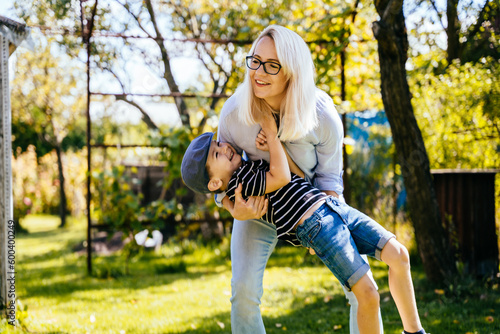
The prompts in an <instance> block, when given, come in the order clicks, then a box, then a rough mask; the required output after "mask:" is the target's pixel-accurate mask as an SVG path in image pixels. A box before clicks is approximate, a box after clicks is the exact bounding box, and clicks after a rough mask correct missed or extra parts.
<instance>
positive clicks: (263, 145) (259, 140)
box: [255, 129, 269, 152]
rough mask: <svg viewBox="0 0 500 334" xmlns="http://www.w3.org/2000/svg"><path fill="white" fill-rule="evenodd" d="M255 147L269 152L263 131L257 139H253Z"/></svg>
mask: <svg viewBox="0 0 500 334" xmlns="http://www.w3.org/2000/svg"><path fill="white" fill-rule="evenodd" d="M255 146H257V148H258V149H259V150H261V151H266V152H267V151H269V145H267V137H266V133H265V132H264V130H262V129H261V130H260V132H259V134H258V135H257V138H255Z"/></svg>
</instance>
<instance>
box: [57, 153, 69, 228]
mask: <svg viewBox="0 0 500 334" xmlns="http://www.w3.org/2000/svg"><path fill="white" fill-rule="evenodd" d="M56 154H57V169H58V172H59V193H60V197H61V198H60V203H59V216H60V217H61V225H59V227H64V226H66V211H67V208H66V206H67V205H66V202H67V201H66V192H65V190H64V173H63V164H62V152H61V147H60V146H59V145H56Z"/></svg>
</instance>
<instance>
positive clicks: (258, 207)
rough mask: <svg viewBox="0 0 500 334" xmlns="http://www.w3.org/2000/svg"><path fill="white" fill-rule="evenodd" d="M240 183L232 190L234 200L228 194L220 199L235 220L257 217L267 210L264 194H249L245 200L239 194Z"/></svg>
mask: <svg viewBox="0 0 500 334" xmlns="http://www.w3.org/2000/svg"><path fill="white" fill-rule="evenodd" d="M241 189H242V186H241V184H239V185H238V187H237V188H236V189H235V190H234V202H232V201H231V200H230V199H229V197H228V196H225V197H224V198H223V199H222V205H223V206H224V208H225V209H226V210H227V211H229V213H230V214H231V216H233V218H234V219H237V220H248V219H257V218H260V217H262V216H263V215H264V214H265V213H266V212H267V205H268V200H267V198H265V196H251V197H249V198H248V199H247V200H246V201H245V200H244V199H243V197H242V195H241Z"/></svg>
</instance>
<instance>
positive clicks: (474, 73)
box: [410, 57, 500, 168]
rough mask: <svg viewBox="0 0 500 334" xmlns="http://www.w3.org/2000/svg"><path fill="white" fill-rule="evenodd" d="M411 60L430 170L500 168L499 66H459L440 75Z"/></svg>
mask: <svg viewBox="0 0 500 334" xmlns="http://www.w3.org/2000/svg"><path fill="white" fill-rule="evenodd" d="M422 58H423V57H422ZM413 62H414V64H415V66H416V70H415V71H413V72H412V75H411V77H410V84H411V86H412V87H413V89H412V92H413V106H414V109H415V115H416V117H417V120H418V122H419V126H420V128H421V130H422V136H423V137H424V141H425V144H426V148H427V152H428V154H429V157H430V162H431V168H496V167H498V166H500V154H499V153H500V131H499V124H500V111H499V110H500V109H499V108H498V107H499V104H500V81H499V79H498V78H499V77H500V62H499V61H496V60H493V59H490V58H489V59H486V58H485V59H483V61H482V62H481V63H477V64H471V63H466V64H463V65H460V64H458V63H456V64H453V65H451V66H449V67H448V68H447V69H446V72H445V73H442V74H438V75H435V74H433V72H432V71H433V69H432V67H431V68H427V69H426V68H425V67H424V66H421V60H420V58H415V59H413ZM423 62H425V59H424V60H423Z"/></svg>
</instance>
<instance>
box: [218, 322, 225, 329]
mask: <svg viewBox="0 0 500 334" xmlns="http://www.w3.org/2000/svg"><path fill="white" fill-rule="evenodd" d="M217 325H219V327H220V328H222V329H224V328H225V327H226V325H224V323H223V322H220V321H217Z"/></svg>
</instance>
